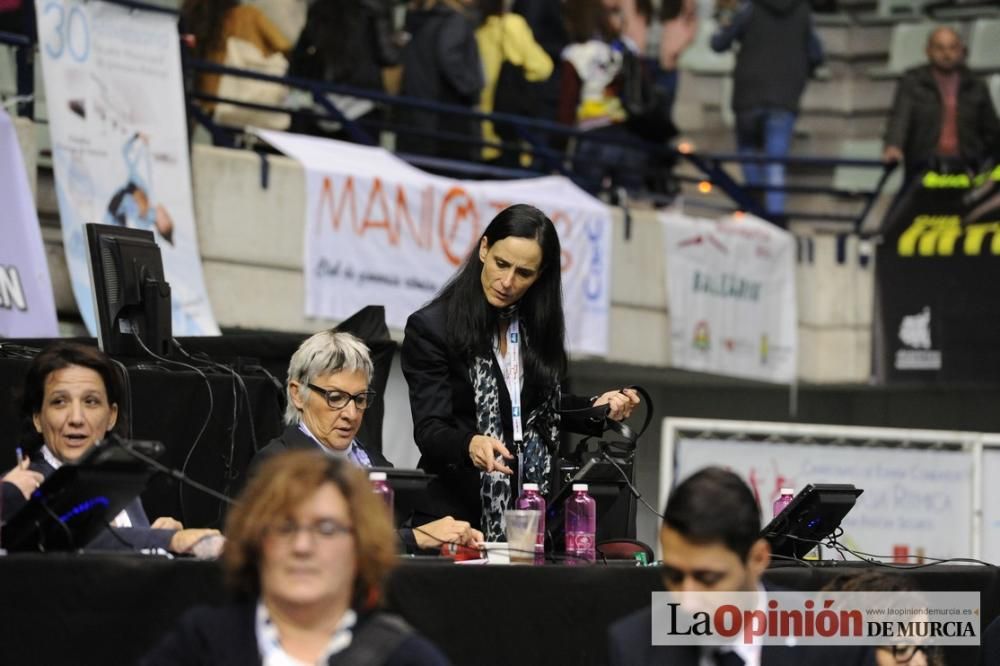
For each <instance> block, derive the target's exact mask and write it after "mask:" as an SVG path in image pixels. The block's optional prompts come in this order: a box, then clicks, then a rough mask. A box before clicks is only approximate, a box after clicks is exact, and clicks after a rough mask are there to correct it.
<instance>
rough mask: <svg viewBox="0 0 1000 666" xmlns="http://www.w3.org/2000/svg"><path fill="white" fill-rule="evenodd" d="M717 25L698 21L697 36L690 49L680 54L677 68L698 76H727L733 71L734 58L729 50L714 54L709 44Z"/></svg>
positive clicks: (703, 20)
mask: <svg viewBox="0 0 1000 666" xmlns="http://www.w3.org/2000/svg"><path fill="white" fill-rule="evenodd" d="M717 27H718V24H716V22H715V21H713V20H710V19H701V20H699V21H698V34H697V35H696V36H695V38H694V42H693V43H692V44H691V46H690V48H688V49H687V50H686V51H684V53H683V54H681V58H680V62H679V63H678V66H679V67H680V68H681V69H687V70H691V71H692V72H696V73H698V74H728V73H729V72H731V71H733V65H734V63H735V62H736V58H735V56H734V55H733V51H732V50H731V49H730V50H729V51H726V52H724V53H716V52H715V51H713V50H712V47H711V45H710V44H709V42H710V40H711V38H712V33H713V32H715V30H716V28H717Z"/></svg>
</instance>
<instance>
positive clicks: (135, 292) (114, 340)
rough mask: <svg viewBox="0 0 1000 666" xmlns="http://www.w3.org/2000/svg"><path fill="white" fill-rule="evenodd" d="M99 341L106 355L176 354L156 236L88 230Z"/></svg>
mask: <svg viewBox="0 0 1000 666" xmlns="http://www.w3.org/2000/svg"><path fill="white" fill-rule="evenodd" d="M85 226H86V227H87V245H88V249H89V252H88V253H87V259H88V263H89V265H90V275H91V279H92V281H93V286H94V289H93V293H94V311H95V313H96V314H97V341H98V344H99V345H100V347H101V349H102V350H104V351H105V352H106V353H107V354H111V355H124V356H141V355H143V354H142V350H141V349H140V348H139V347H140V345H137V344H136V343H135V338H138V339H139V340H141V341H142V343H143V344H144V345H145V346H146V347H147V348H148V349H149V350H151V351H152V352H154V353H155V354H157V355H159V356H168V355H169V354H170V351H171V342H170V341H171V339H172V328H171V322H170V316H171V307H170V285H169V284H168V283H167V281H166V279H165V278H164V275H163V260H162V259H161V257H160V248H159V247H158V246H157V245H156V241H155V240H154V237H153V232H151V231H144V230H142V229H128V228H125V227H118V226H114V225H108V224H87V225H85Z"/></svg>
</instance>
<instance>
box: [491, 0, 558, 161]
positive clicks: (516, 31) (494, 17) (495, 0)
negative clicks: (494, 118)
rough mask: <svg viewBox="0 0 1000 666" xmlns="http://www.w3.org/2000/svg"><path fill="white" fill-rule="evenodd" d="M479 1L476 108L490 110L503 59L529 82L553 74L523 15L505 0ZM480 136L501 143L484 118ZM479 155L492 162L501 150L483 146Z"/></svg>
mask: <svg viewBox="0 0 1000 666" xmlns="http://www.w3.org/2000/svg"><path fill="white" fill-rule="evenodd" d="M479 4H480V9H481V11H482V23H481V24H480V25H479V28H477V29H476V43H477V44H478V45H479V58H480V60H481V61H482V64H483V75H484V77H485V80H486V85H485V86H483V91H482V94H481V95H480V97H479V110H480V111H483V112H484V113H490V112H492V111H493V100H494V99H495V95H496V87H497V80H498V79H499V78H500V68H501V66H502V65H503V62H504V61H505V60H509V61H510V62H511V63H512V64H514V65H515V66H518V67H521V68H522V72H523V73H524V78H525V79H527V80H528V81H530V82H540V81H545V80H546V79H548V78H549V77H550V76H551V75H552V59H551V58H550V57H549V56H548V54H547V53H546V52H545V51H544V50H543V49H542V47H541V46H539V45H538V42H536V41H535V37H534V35H533V34H532V32H531V28H530V27H528V22H527V21H525V20H524V17H523V16H521V15H520V14H514V13H513V12H508V11H505V9H504V6H505V4H506V3H505V2H504V0H481V1H480V3H479ZM483 139H484V140H485V141H486V142H487V143H492V144H499V143H500V137H499V136H498V135H497V133H496V131H495V130H494V129H493V123H491V122H490V121H488V120H484V121H483ZM482 155H483V159H484V160H487V161H494V160H497V159H498V158H500V157H501V151H500V149H499V148H496V147H495V146H485V147H483V153H482ZM514 164H515V165H516V160H515V161H514Z"/></svg>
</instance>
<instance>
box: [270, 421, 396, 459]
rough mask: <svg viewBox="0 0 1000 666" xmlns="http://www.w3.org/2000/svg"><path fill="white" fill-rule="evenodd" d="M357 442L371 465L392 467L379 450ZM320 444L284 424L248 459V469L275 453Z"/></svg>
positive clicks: (298, 430)
mask: <svg viewBox="0 0 1000 666" xmlns="http://www.w3.org/2000/svg"><path fill="white" fill-rule="evenodd" d="M354 441H356V442H357V443H358V446H360V447H361V449H362V450H364V452H365V453H367V454H368V458H369V459H370V460H371V461H372V466H373V467H392V463H391V462H389V461H388V460H386V459H385V456H383V455H382V452H381V451H375V450H374V449H369V448H368V447H366V446H365V445H364V444H362V443H361V441H360V440H354ZM319 448H320V445H319V444H317V443H316V442H315V441H313V439H312V438H311V437H309V435H307V434H305V433H304V432H302V431H301V430H300V429H299V426H298V425H286V426H285V429H284V431H283V432H282V433H281V434H280V435H278V436H277V437H275V438H274V439H272V440H271V441H270V442H268V443H267V446H265V447H264V448H262V449H261V450H260V451H258V452H257V453H255V454H254V457H253V459H252V460H251V461H250V469H251V470H255V469H257V467H258V466H259V465H260V464H261V463H262V462H264V461H265V460H267V459H268V458H270V457H271V456H273V455H275V454H276V453H281V452H282V451H286V450H295V449H306V450H313V449H319Z"/></svg>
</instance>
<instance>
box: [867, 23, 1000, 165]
mask: <svg viewBox="0 0 1000 666" xmlns="http://www.w3.org/2000/svg"><path fill="white" fill-rule="evenodd" d="M964 60H965V45H964V44H962V38H961V37H960V36H959V34H958V33H957V32H955V30H954V29H953V28H949V27H947V26H941V27H939V28H936V29H935V30H934V31H933V32H931V34H930V36H929V37H928V38H927V61H928V64H926V65H921V66H919V67H914V68H913V69H910V70H908V71H907V72H906V73H905V74H903V78H901V79H900V80H899V84H898V85H897V87H896V98H895V100H894V101H893V104H892V110H891V111H890V114H889V122H888V126H887V127H886V132H885V150H884V151H883V154H882V157H883V159H884V160H885V161H886V162H900V161H902V162H903V164H904V166H905V167H906V175H907V177H908V178H909V177H910V176H914V175H916V174H917V173H918V172H919V171H920V170H922V169H924V168H927V167H933V168H942V167H943V168H950V167H951V166H952V165H954V166H955V167H957V168H959V169H964V168H966V167H967V166H973V167H977V166H979V164H978V163H979V162H981V161H984V160H987V159H989V158H996V157H997V153H998V152H1000V122H998V120H997V112H996V110H995V109H994V108H993V102H992V101H991V100H990V93H989V90H987V88H986V84H984V83H983V82H982V81H980V80H979V79H978V78H976V76H975V74H973V73H972V72H971V71H970V70H969V68H968V67H966V66H965V64H964ZM933 162H937V164H934V163H933Z"/></svg>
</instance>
